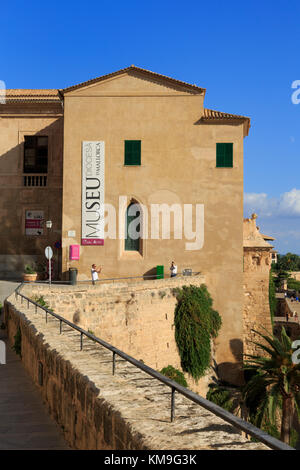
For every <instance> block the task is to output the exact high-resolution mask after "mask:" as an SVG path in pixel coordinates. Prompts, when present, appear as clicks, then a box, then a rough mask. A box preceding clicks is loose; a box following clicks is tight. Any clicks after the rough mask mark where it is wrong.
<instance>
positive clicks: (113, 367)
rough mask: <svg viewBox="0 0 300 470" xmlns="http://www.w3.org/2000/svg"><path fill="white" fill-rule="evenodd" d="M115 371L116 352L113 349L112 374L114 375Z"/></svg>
mask: <svg viewBox="0 0 300 470" xmlns="http://www.w3.org/2000/svg"><path fill="white" fill-rule="evenodd" d="M115 371H116V353H115V351H113V363H112V375H115Z"/></svg>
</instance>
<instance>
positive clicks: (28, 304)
mask: <svg viewBox="0 0 300 470" xmlns="http://www.w3.org/2000/svg"><path fill="white" fill-rule="evenodd" d="M27 308H29V300H28V299H27Z"/></svg>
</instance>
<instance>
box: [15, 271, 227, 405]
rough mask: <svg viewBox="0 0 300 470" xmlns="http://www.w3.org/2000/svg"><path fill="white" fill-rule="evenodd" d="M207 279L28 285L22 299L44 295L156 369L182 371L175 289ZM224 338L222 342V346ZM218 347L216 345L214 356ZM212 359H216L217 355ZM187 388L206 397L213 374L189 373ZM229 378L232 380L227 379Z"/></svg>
mask: <svg viewBox="0 0 300 470" xmlns="http://www.w3.org/2000/svg"><path fill="white" fill-rule="evenodd" d="M204 282H205V279H204V277H203V276H192V277H191V278H190V277H189V278H188V279H185V278H182V277H181V278H180V277H178V278H176V279H165V280H154V281H146V282H132V283H114V284H100V285H97V286H92V285H78V286H76V287H75V286H74V287H67V286H52V287H51V289H49V287H46V286H38V285H28V286H25V287H24V288H23V292H24V295H28V296H29V297H31V298H32V296H40V295H42V296H43V297H44V299H45V300H46V301H47V303H48V304H49V305H50V307H51V308H52V309H53V310H54V311H55V312H57V313H59V314H60V315H62V316H63V317H64V318H66V319H67V320H69V321H71V322H73V323H75V324H77V325H78V326H80V327H82V328H83V329H85V330H86V331H90V332H92V333H93V334H95V335H96V336H98V337H99V338H101V339H103V340H104V341H107V342H108V343H109V344H112V345H113V346H115V347H117V348H119V349H121V350H122V351H124V352H125V353H127V354H129V355H130V356H132V357H134V358H136V359H138V360H139V359H141V360H143V361H144V363H145V364H147V365H148V366H150V367H152V368H153V369H155V370H158V371H159V370H161V369H162V368H164V367H167V366H168V365H172V366H173V367H175V368H177V369H179V370H181V363H180V356H179V353H178V349H177V345H176V342H175V328H174V310H175V306H176V302H177V301H176V298H175V295H174V289H176V288H177V287H182V286H183V285H186V284H193V285H196V286H200V285H201V284H203V283H204ZM221 341H222V338H221V339H219V342H221ZM214 350H215V344H212V351H213V354H214ZM213 357H214V356H213ZM185 376H186V379H187V382H188V384H189V388H190V389H192V390H194V391H195V392H197V393H200V394H201V395H203V396H205V395H206V392H207V387H208V384H209V383H210V382H211V376H212V372H211V371H208V373H207V374H206V375H205V376H204V377H203V378H201V379H200V380H199V382H198V383H195V381H194V379H193V378H192V377H190V376H189V375H188V374H186V373H185ZM227 378H228V379H230V378H231V377H230V376H229V375H228V376H227Z"/></svg>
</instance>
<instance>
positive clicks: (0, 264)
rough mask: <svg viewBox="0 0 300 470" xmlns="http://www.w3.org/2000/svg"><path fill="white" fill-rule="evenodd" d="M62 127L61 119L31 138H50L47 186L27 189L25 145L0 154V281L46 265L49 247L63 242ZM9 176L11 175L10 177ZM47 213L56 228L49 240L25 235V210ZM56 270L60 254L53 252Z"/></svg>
mask: <svg viewBox="0 0 300 470" xmlns="http://www.w3.org/2000/svg"><path fill="white" fill-rule="evenodd" d="M61 129H62V124H61V118H58V119H57V121H55V122H54V123H52V124H50V125H49V126H46V127H44V128H43V129H40V130H39V131H38V132H36V133H32V132H30V131H28V134H29V135H47V136H48V137H49V152H48V173H47V186H46V188H44V187H31V186H30V187H27V186H24V175H23V158H24V157H23V155H24V145H23V143H21V144H18V145H16V146H15V147H12V148H11V149H10V150H9V151H7V152H5V153H3V154H1V155H0V186H1V207H0V224H1V232H0V278H2V279H20V278H21V276H22V273H23V271H24V265H25V264H32V263H36V262H42V263H43V262H45V255H44V250H45V247H46V246H47V245H51V246H54V243H55V242H56V241H58V240H60V239H61V225H62V152H63V142H62V133H61V132H62V131H61ZM7 175H8V176H7ZM26 210H44V216H45V218H46V219H47V218H51V220H52V221H53V227H52V230H51V232H49V233H48V234H47V236H46V237H44V236H42V237H38V236H25V211H26ZM53 251H54V256H55V255H56V260H57V271H58V270H60V263H61V260H60V258H61V253H60V252H58V250H56V249H54V250H53Z"/></svg>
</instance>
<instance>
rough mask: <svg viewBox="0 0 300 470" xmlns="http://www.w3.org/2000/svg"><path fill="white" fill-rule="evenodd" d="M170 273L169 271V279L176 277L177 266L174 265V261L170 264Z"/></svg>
mask: <svg viewBox="0 0 300 470" xmlns="http://www.w3.org/2000/svg"><path fill="white" fill-rule="evenodd" d="M170 271H171V277H175V276H177V266H176V264H175V263H174V261H172V263H171V266H170Z"/></svg>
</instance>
